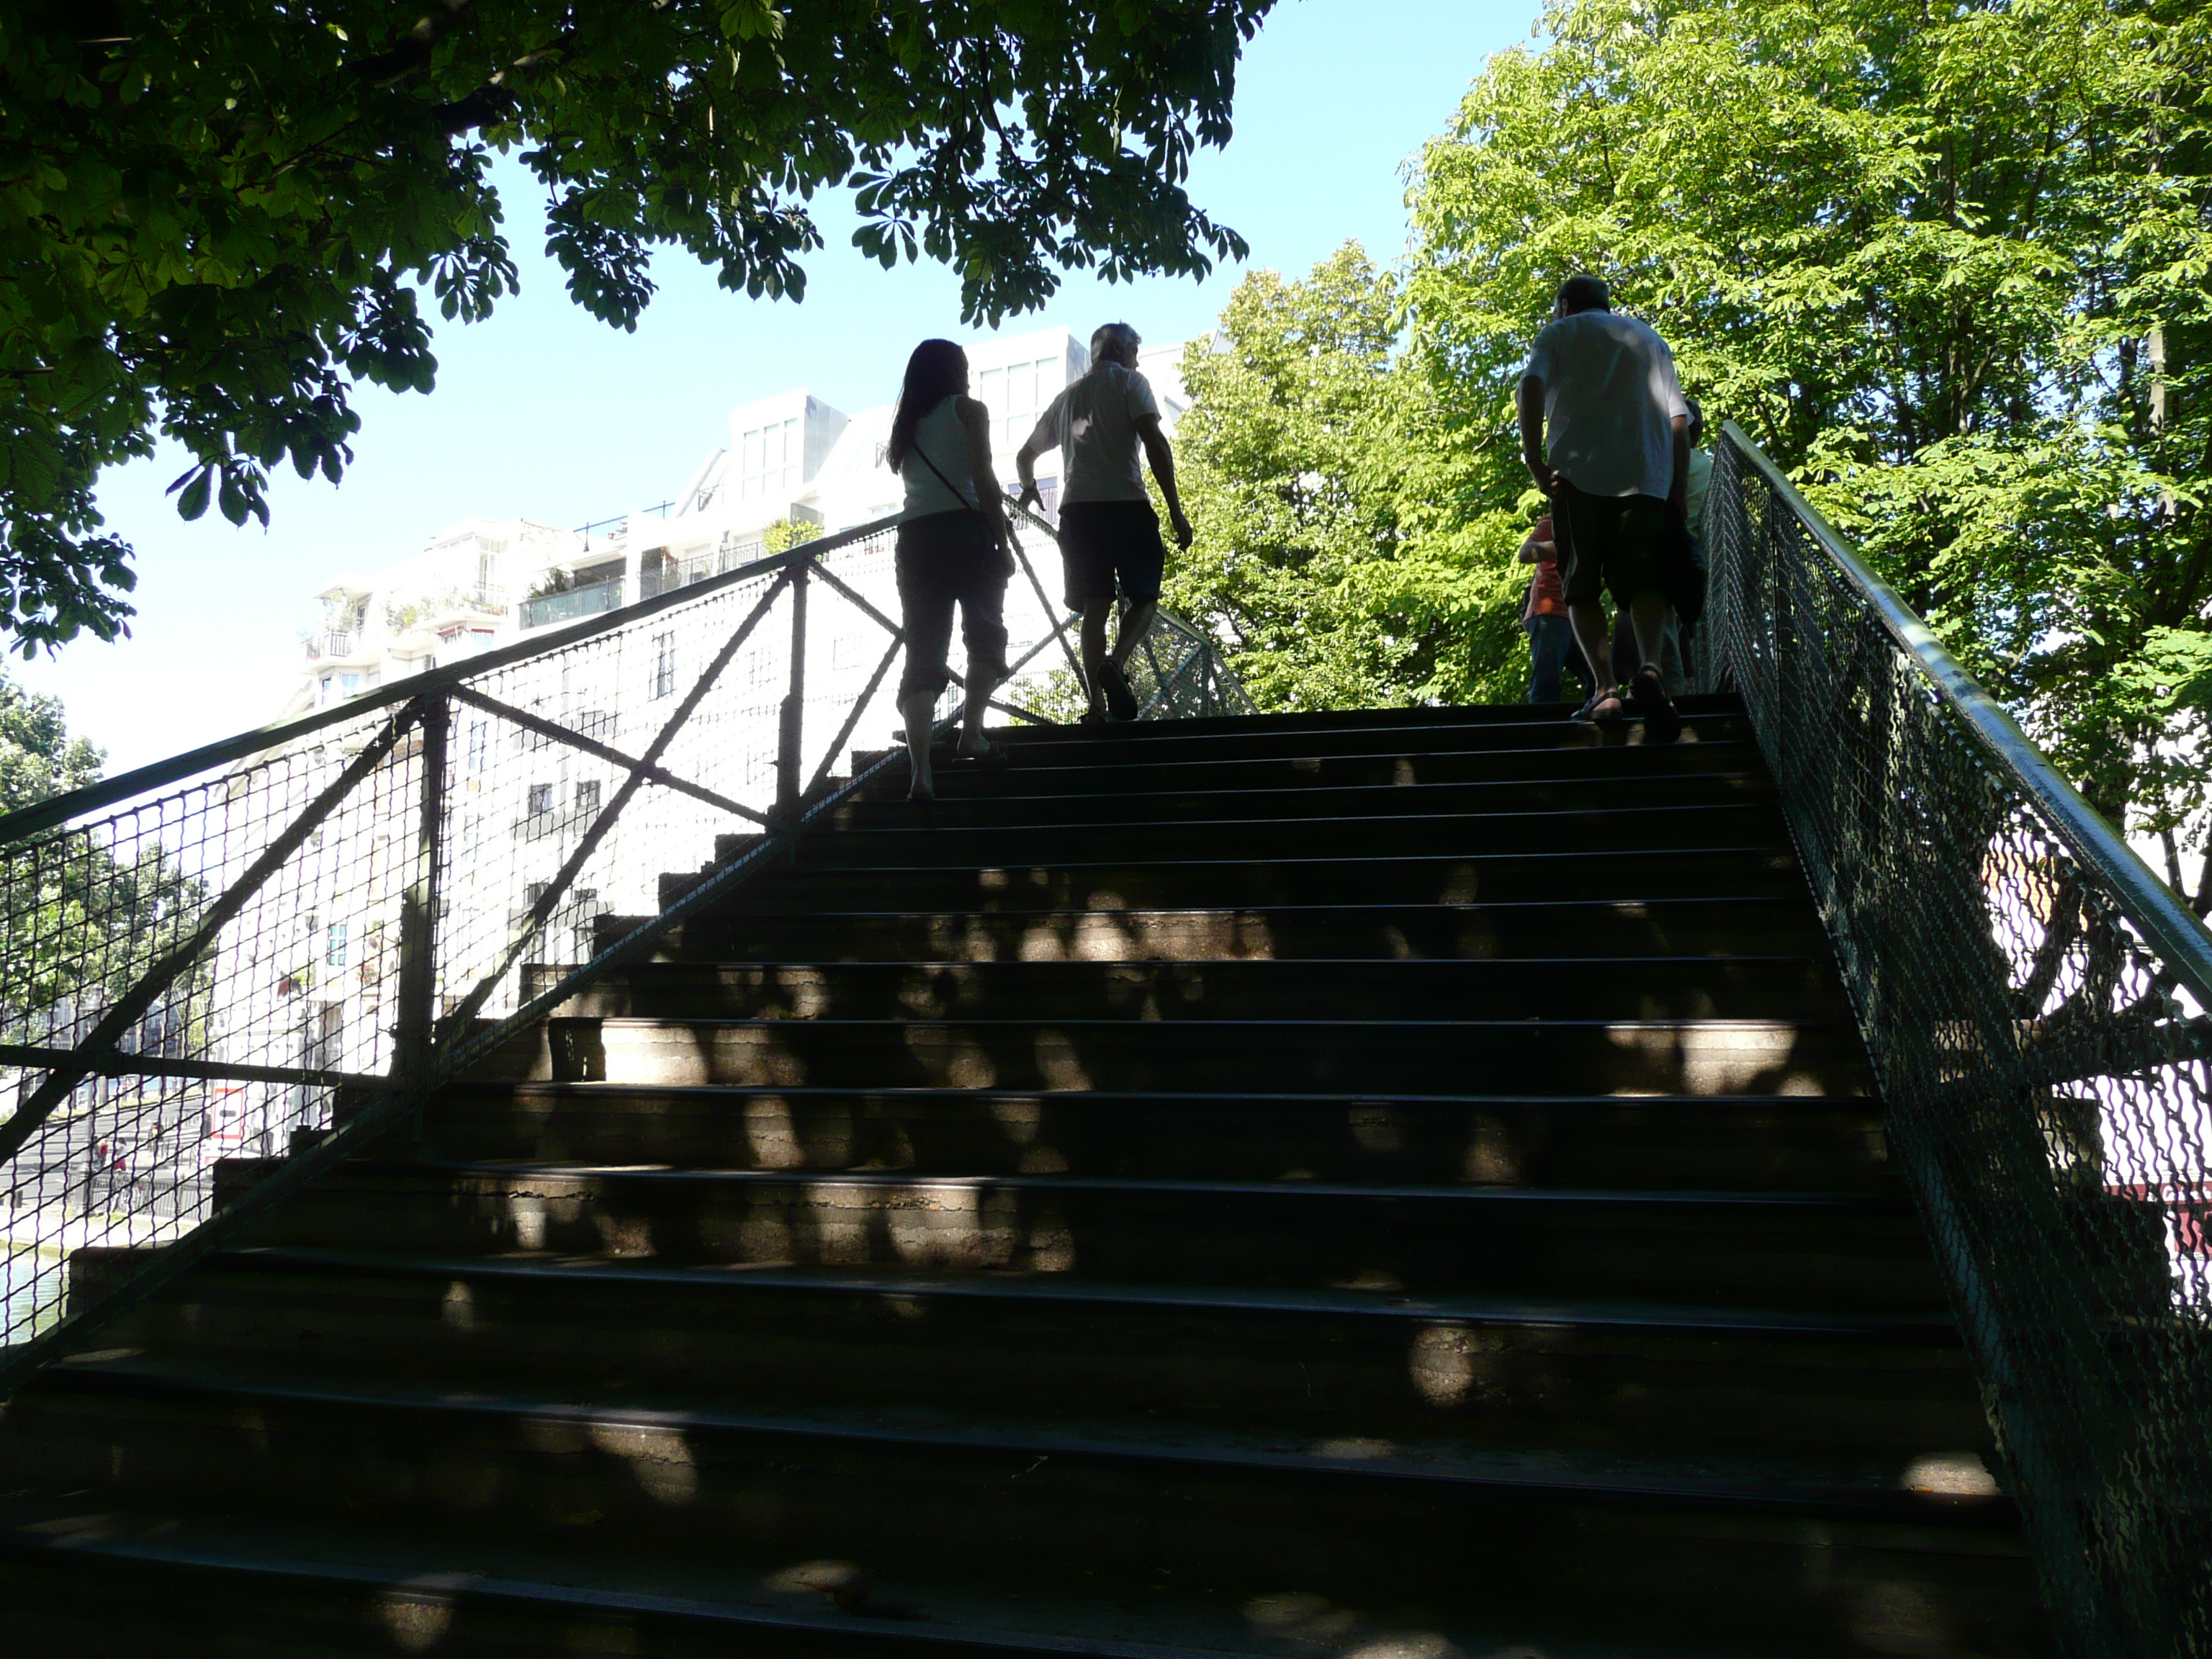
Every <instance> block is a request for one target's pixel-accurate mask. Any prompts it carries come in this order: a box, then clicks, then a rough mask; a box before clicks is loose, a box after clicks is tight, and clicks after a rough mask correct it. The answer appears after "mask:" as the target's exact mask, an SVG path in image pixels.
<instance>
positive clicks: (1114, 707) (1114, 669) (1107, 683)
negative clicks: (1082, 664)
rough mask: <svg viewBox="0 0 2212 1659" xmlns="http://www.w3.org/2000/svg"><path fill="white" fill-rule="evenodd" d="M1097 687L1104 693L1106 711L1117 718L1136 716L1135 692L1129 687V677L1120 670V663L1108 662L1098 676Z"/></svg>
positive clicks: (1129, 718) (1131, 718)
mask: <svg viewBox="0 0 2212 1659" xmlns="http://www.w3.org/2000/svg"><path fill="white" fill-rule="evenodd" d="M1098 689H1099V690H1102V691H1103V692H1104V693H1105V694H1106V712H1107V713H1108V714H1111V715H1112V716H1113V717H1114V718H1115V720H1134V719H1136V718H1137V694H1136V693H1135V692H1134V691H1133V690H1131V689H1130V687H1129V677H1128V676H1127V674H1125V673H1123V672H1122V671H1121V664H1120V663H1118V662H1109V663H1108V664H1107V665H1106V666H1105V669H1104V671H1103V672H1101V673H1100V675H1099V676H1098Z"/></svg>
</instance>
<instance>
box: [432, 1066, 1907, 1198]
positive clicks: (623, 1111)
mask: <svg viewBox="0 0 2212 1659" xmlns="http://www.w3.org/2000/svg"><path fill="white" fill-rule="evenodd" d="M426 1116H427V1122H426V1133H427V1134H428V1139H429V1142H430V1144H431V1145H432V1146H435V1147H437V1148H439V1149H440V1150H441V1151H442V1152H445V1153H446V1154H447V1155H450V1156H454V1157H462V1158H507V1159H523V1158H547V1159H560V1160H573V1161H578V1162H582V1163H591V1164H678V1165H711V1166H715V1167H726V1168H727V1167H734V1168H764V1169H775V1170H800V1169H804V1170H821V1171H825V1172H836V1171H844V1170H868V1169H893V1170H914V1171H917V1172H921V1173H928V1174H945V1175H958V1174H975V1175H1012V1174H1024V1173H1052V1172H1060V1171H1067V1172H1073V1173H1076V1174H1083V1175H1117V1176H1160V1177H1164V1178H1177V1177H1182V1178H1200V1179H1204V1178H1213V1179H1231V1180H1239V1179H1243V1180H1285V1179H1289V1180H1297V1179H1320V1180H1332V1181H1334V1180H1346V1181H1372V1182H1470V1181H1471V1182H1516V1183H1521V1184H1525V1185H1532V1186H1541V1185H1553V1186H1605V1187H1616V1188H1618V1187H1638V1188H1644V1189H1646V1190H1655V1189H1665V1188H1670V1187H1690V1188H1713V1187H1720V1186H1734V1187H1738V1188H1780V1187H1790V1188H1799V1189H1804V1188H1815V1189H1819V1190H1831V1189H1833V1188H1837V1187H1839V1186H1844V1185H1856V1186H1857V1187H1858V1188H1862V1189H1871V1188H1876V1187H1878V1186H1880V1185H1881V1183H1883V1182H1887V1180H1888V1179H1889V1178H1890V1176H1889V1173H1888V1169H1889V1166H1888V1161H1887V1143H1886V1141H1885V1139H1884V1136H1883V1133H1882V1127H1881V1108H1880V1106H1879V1104H1878V1103H1875V1102H1874V1101H1871V1100H1869V1099H1866V1098H1864V1097H1820V1096H1795V1097H1787V1098H1784V1097H1774V1096H1762V1095H1737V1096H1711V1095H1705V1096H1684V1095H1676V1096H1666V1097H1643V1098H1637V1097H1616V1096H1589V1095H1565V1094H1562V1095H1554V1096H1544V1097H1528V1096H1522V1097H1515V1096H1510V1095H1498V1096H1468V1095H1437V1096H1425V1097H1424V1096H1389V1095H1384V1094H1381V1093H1358V1094H1338V1093H1329V1092H1327V1091H1310V1092H1300V1093H1297V1094H1291V1095H1280V1094H1268V1093H1265V1092H1260V1091H1251V1092H1238V1093H1233V1094H1206V1093H1202V1092H1196V1091H1189V1090H1164V1091H1136V1092H1130V1091H1116V1090H1098V1091H1090V1092H1085V1093H1058V1094H1038V1093H1034V1092H1024V1091H1011V1090H982V1089H908V1090H901V1089H883V1088H875V1089H865V1090H852V1089H822V1088H805V1089H793V1088H779V1089H770V1090H756V1089H739V1088H722V1087H716V1088H659V1087H643V1086H639V1085H614V1084H599V1083H550V1082H549V1083H519V1084H500V1083H470V1084H461V1085H454V1086H453V1087H452V1088H450V1089H447V1090H446V1091H443V1092H442V1093H441V1095H440V1096H439V1097H438V1098H437V1099H436V1100H435V1101H434V1102H433V1103H432V1104H431V1106H430V1108H429V1109H428V1113H427V1115H426Z"/></svg>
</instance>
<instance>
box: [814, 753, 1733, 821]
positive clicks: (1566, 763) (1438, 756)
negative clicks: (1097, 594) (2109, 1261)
mask: <svg viewBox="0 0 2212 1659" xmlns="http://www.w3.org/2000/svg"><path fill="white" fill-rule="evenodd" d="M1109 752H1110V751H1109ZM1125 752H1126V755H1127V757H1126V758H1125V757H1123V756H1122V755H1121V754H1115V755H1113V757H1112V758H1107V759H1093V760H1089V761H1085V760H1084V759H1082V758H1081V757H1077V758H1076V759H1074V760H1073V761H1072V762H1071V761H1067V760H1066V757H1062V759H1061V760H1057V761H1056V760H1053V759H1049V758H1047V757H1043V756H1042V755H1041V754H1028V753H1024V752H1021V751H1020V750H1015V751H1014V752H1013V753H1012V754H1011V756H1010V757H1009V762H1008V763H1007V764H1006V765H1005V766H994V767H980V766H969V765H966V764H964V763H960V762H958V761H957V760H956V761H952V762H950V763H948V764H947V765H946V766H945V769H944V770H943V772H942V774H941V777H942V781H943V788H942V790H941V791H940V795H941V797H942V799H945V800H946V801H948V802H958V803H962V804H963V805H975V806H981V805H985V804H987V803H991V802H996V803H999V804H1000V806H1001V807H1002V808H1003V809H1004V810H1006V811H1010V812H1020V811H1024V810H1025V809H1024V807H1023V806H1022V805H1021V803H1022V802H1023V801H1024V800H1025V799H1028V798H1030V797H1032V796H1035V797H1043V798H1054V799H1067V798H1073V797H1086V796H1087V797H1097V796H1111V797H1112V798H1114V799H1117V800H1118V799H1124V798H1127V799H1143V798H1145V797H1146V796H1147V795H1151V794H1154V793H1176V792H1179V791H1190V790H1203V791H1208V792H1221V791H1230V792H1237V793H1242V792H1244V791H1251V792H1255V793H1264V792H1267V791H1269V790H1276V789H1303V788H1345V787H1406V786H1414V785H1423V786H1425V785H1450V784H1462V785H1464V784H1474V785H1481V784H1491V783H1499V784H1505V785H1525V784H1530V783H1541V782H1544V781H1552V782H1562V783H1565V782H1572V781H1577V780H1593V779H1594V780H1600V781H1604V782H1606V783H1607V784H1610V785H1612V786H1613V787H1616V788H1617V789H1621V790H1633V789H1635V788H1637V787H1640V786H1641V785H1642V784H1644V783H1646V782H1649V783H1654V784H1657V783H1662V782H1663V781H1666V780H1669V779H1674V778H1684V777H1694V776H1699V775H1707V774H1714V773H1720V774H1729V773H1741V772H1743V771H1746V770H1751V771H1753V772H1761V771H1763V770H1764V763H1763V761H1762V759H1761V757H1760V756H1759V747H1758V745H1757V744H1755V743H1753V742H1752V741H1751V740H1750V738H1749V737H1748V735H1747V734H1742V735H1738V736H1735V737H1734V738H1729V739H1727V740H1725V741H1718V742H1705V743H1693V744H1679V745H1677V746H1676V747H1674V748H1672V749H1622V748H1606V747H1600V746H1596V745H1586V746H1570V747H1566V748H1555V749H1553V748H1533V749H1532V748H1526V747H1521V748H1513V749H1504V750H1500V749H1453V748H1440V749H1436V750H1423V751H1420V752H1410V751H1407V750H1403V749H1388V748H1385V749H1376V750H1368V751H1353V752H1350V753H1331V754H1312V755H1299V754H1280V755H1276V756H1273V757H1265V758H1261V757H1242V756H1239V755H1237V754H1234V753H1231V754H1225V755H1218V756H1214V757H1210V758H1206V759H1197V760H1184V761H1167V762H1159V761H1155V760H1151V759H1146V758H1143V757H1142V752H1141V751H1137V750H1130V751H1125ZM854 801H855V802H857V803H859V804H860V805H865V806H866V807H868V808H869V809H870V810H871V811H872V810H874V809H876V808H878V807H886V808H894V809H896V811H897V813H898V814H899V815H900V816H902V817H905V816H908V814H907V811H906V808H907V801H906V780H905V776H904V773H903V769H896V768H895V769H893V772H892V774H890V775H887V776H886V777H885V778H884V780H882V781H878V782H876V783H872V784H871V785H869V786H868V787H866V788H863V789H862V790H860V792H858V793H857V794H856V795H855V796H854ZM833 821H834V820H833Z"/></svg>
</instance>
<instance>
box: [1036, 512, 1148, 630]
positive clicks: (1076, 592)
mask: <svg viewBox="0 0 2212 1659" xmlns="http://www.w3.org/2000/svg"><path fill="white" fill-rule="evenodd" d="M1060 563H1061V565H1062V566H1063V567H1064V568H1065V571H1066V587H1065V593H1066V599H1067V608H1068V609H1069V610H1071V611H1080V610H1082V609H1083V607H1084V605H1085V603H1086V602H1088V601H1089V600H1091V599H1112V598H1113V597H1114V583H1115V580H1116V579H1117V578H1118V579H1119V580H1120V581H1121V597H1122V598H1123V599H1127V601H1128V602H1129V603H1130V604H1132V605H1138V604H1141V603H1142V602H1143V601H1145V600H1146V599H1158V598H1159V596H1160V578H1161V576H1162V575H1163V574H1164V573H1165V572H1166V569H1167V563H1168V550H1167V546H1166V544H1164V543H1163V542H1162V541H1161V540H1160V515H1159V514H1158V513H1155V512H1153V511H1152V503H1151V502H1150V501H1070V502H1068V503H1067V504H1066V506H1064V507H1061V508H1060Z"/></svg>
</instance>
